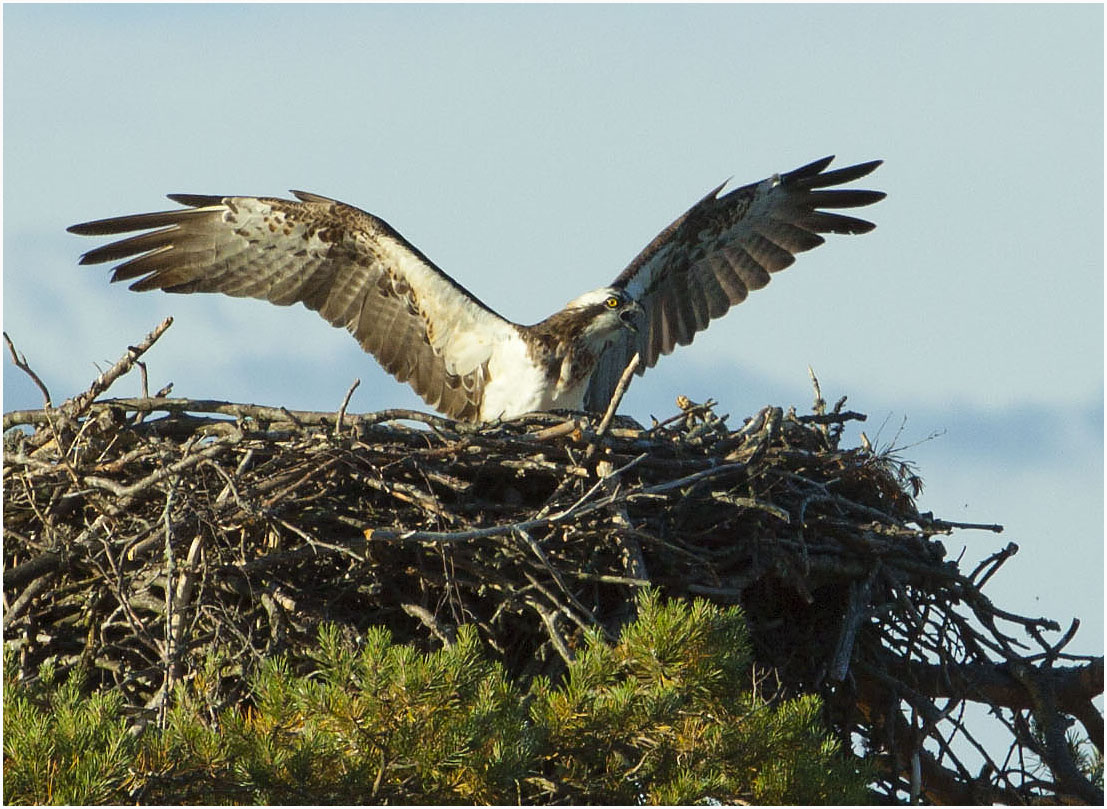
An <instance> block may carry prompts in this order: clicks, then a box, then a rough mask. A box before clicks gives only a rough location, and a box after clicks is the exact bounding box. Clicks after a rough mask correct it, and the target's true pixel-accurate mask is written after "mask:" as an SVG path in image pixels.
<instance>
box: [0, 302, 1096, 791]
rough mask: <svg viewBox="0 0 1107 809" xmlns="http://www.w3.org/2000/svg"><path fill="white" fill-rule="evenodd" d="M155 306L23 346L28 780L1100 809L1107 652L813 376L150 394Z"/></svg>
mask: <svg viewBox="0 0 1107 809" xmlns="http://www.w3.org/2000/svg"><path fill="white" fill-rule="evenodd" d="M168 325H169V321H166V322H165V323H163V324H162V325H161V326H159V327H158V329H156V330H155V331H154V332H153V333H151V334H150V335H149V336H148V337H147V338H146V340H144V341H142V342H140V343H139V344H138V345H137V346H135V347H132V348H130V349H128V351H127V353H126V355H125V356H124V357H123V358H121V359H120V361H119V362H117V363H116V364H115V365H114V366H112V367H111V368H110V369H108V370H107V371H106V372H105V373H104V374H103V375H101V377H99V378H98V379H97V380H95V381H94V382H93V384H92V385H91V386H90V388H89V389H88V390H87V391H85V392H84V393H81V394H80V395H78V396H75V397H73V398H72V399H69V400H67V401H66V402H64V403H62V404H60V405H57V406H54V405H53V404H52V402H51V399H50V396H49V392H48V391H47V390H46V387H45V385H42V383H41V380H40V379H39V378H38V377H37V375H34V373H33V371H31V370H30V368H29V366H28V365H27V363H26V361H25V360H24V359H23V358H22V357H20V356H19V355H18V354H17V353H16V352H15V350H14V347H13V346H12V345H11V344H10V343H9V349H10V351H11V353H12V356H13V360H14V361H15V363H16V365H17V366H18V367H19V368H22V369H23V370H26V371H27V372H28V373H30V374H32V377H33V379H34V380H35V381H36V383H37V384H39V385H40V386H41V387H42V390H43V393H44V398H45V399H46V403H45V406H44V407H42V408H41V409H37V410H29V411H17V412H13V413H6V414H5V415H4V428H5V435H4V474H3V487H4V488H3V495H4V543H3V553H4V598H5V610H4V616H3V619H4V644H5V652H6V657H5V660H6V662H7V663H8V664H9V665H10V668H9V671H10V672H11V675H10V678H9V682H11V683H14V685H13V686H12V687H13V688H15V689H16V690H15V691H13V692H11V694H10V695H9V696H10V698H11V700H13V701H12V702H11V705H12V707H11V709H10V713H9V714H8V715H7V716H6V717H5V728H4V730H5V773H6V774H7V775H9V778H7V779H6V781H5V784H6V789H7V788H8V787H7V785H8V784H9V783H10V784H12V785H13V786H12V787H11V789H12V790H13V792H12V797H11V798H10V799H11V800H15V799H16V798H15V796H16V795H21V796H23V798H22V799H26V800H44V801H50V800H61V799H65V800H68V801H73V802H81V800H82V799H79V798H80V796H84V798H83V800H89V801H95V800H101V799H103V798H102V796H103V795H106V794H111V795H113V796H114V797H115V798H118V799H121V798H122V796H132V795H133V796H134V799H135V800H142V801H149V802H162V801H167V802H173V798H174V796H176V797H178V798H180V799H182V800H183V799H190V800H205V801H206V800H212V801H214V800H228V801H255V800H259V801H260V800H268V801H278V800H281V801H300V802H306V803H319V802H326V801H331V800H335V801H337V800H343V801H348V800H355V799H354V798H353V797H351V796H353V795H354V794H355V793H356V794H358V795H360V796H361V797H360V800H364V801H416V800H418V801H419V802H437V801H443V802H453V801H459V802H483V801H494V800H499V801H506V802H514V801H534V802H551V803H556V802H608V801H611V802H630V803H633V802H636V801H639V800H641V801H664V802H668V801H685V800H687V801H691V800H699V799H704V800H706V799H708V798H710V799H715V800H756V801H765V802H771V801H777V800H782V801H795V802H801V803H806V802H822V801H834V800H847V799H852V797H856V794H855V792H854V788H855V786H856V783H855V782H854V781H853V780H852V778H851V773H855V772H861V771H864V772H866V773H868V777H869V779H870V781H869V785H870V787H871V788H872V790H873V792H874V793H876V794H877V795H879V797H880V798H882V799H886V800H911V801H916V800H923V801H930V802H935V803H981V802H982V803H996V802H1005V803H1036V802H1054V801H1064V802H1083V803H1092V804H1101V803H1102V801H1103V790H1102V775H1101V767H1100V763H1101V761H1102V745H1103V718H1102V714H1101V712H1100V711H1099V709H1098V708H1097V706H1096V705H1095V703H1094V701H1093V700H1094V698H1095V697H1096V696H1097V695H1099V694H1101V693H1102V691H1103V676H1104V674H1103V657H1102V654H1101V653H1100V654H1099V655H1090V654H1082V653H1078V652H1076V651H1074V648H1075V647H1076V646H1077V645H1078V644H1079V642H1083V638H1082V636H1081V640H1080V641H1077V642H1076V643H1074V639H1077V637H1078V632H1077V630H1078V628H1079V621H1078V620H1077V619H1076V618H1075V617H1070V619H1069V621H1068V627H1067V629H1066V628H1064V627H1063V625H1062V624H1060V623H1058V622H1057V621H1055V620H1053V619H1052V618H1050V617H1046V616H1043V617H1033V616H1022V615H1018V614H1016V613H1014V612H1012V611H1011V610H1009V609H1004V608H1003V605H998V604H995V603H993V602H992V600H991V599H990V598H989V597H988V596H987V595H985V593H984V590H985V587H986V585H987V584H988V582H989V581H991V580H992V579H994V578H995V577H996V576H997V575H999V573H1000V572H1001V568H1002V567H1003V566H1004V565H1006V564H1008V563H1009V562H1010V561H1011V560H1012V559H1013V558H1014V557H1015V554H1016V553H1017V551H1018V545H1017V544H1016V543H1015V542H1008V543H1007V544H1006V545H1005V546H1004V547H1002V548H1000V549H999V550H996V551H995V552H992V553H990V554H989V550H991V548H990V547H987V546H986V547H985V548H984V550H983V551H982V552H980V555H981V556H983V557H984V558H982V559H972V558H950V557H949V556H948V555H947V552H946V548H945V546H944V545H943V542H942V539H943V538H944V537H946V536H948V535H950V534H952V533H953V532H955V531H962V530H973V531H981V530H983V531H994V532H998V531H1001V530H1002V528H1001V527H1000V526H998V525H988V524H970V523H956V522H949V521H946V520H942V519H940V518H938V517H935V516H934V515H933V514H931V513H928V512H921V511H920V510H919V509H918V507H917V504H916V498H917V496H918V494H919V492H920V490H921V486H922V481H921V479H920V478H919V476H918V474H917V473H916V471H915V469H914V468H913V467H912V465H911V464H910V463H909V462H908V461H907V460H906V459H904V458H903V457H902V454H901V453H900V452H899V451H897V450H895V449H893V448H883V449H875V448H874V447H873V446H872V445H871V444H870V442H869V441H868V439H867V438H866V437H865V435H864V433H861V434H860V442H859V445H858V446H848V445H847V442H846V441H845V440H844V436H845V435H846V427H847V424H848V423H849V422H856V421H863V420H864V419H865V417H864V415H862V414H860V413H855V412H851V411H848V410H844V409H843V405H844V401H845V400H844V398H843V399H841V400H839V401H838V402H837V403H836V404H835V405H834V406H833V407H828V405H827V403H826V402H825V401H824V400H823V398H822V395H821V393H820V392H819V390H818V384H817V382H816V383H815V394H816V395H815V406H814V409H813V410H814V412H813V413H810V414H805V415H800V414H798V413H797V412H796V411H795V410H794V409H791V408H790V409H788V410H785V409H783V408H779V407H766V408H764V409H762V410H761V411H760V412H758V413H756V414H755V415H753V416H752V417H750V418H748V419H745V420H744V422H743V423H741V424H728V416H726V415H721V414H719V413H718V412H716V409H715V403H713V402H707V403H704V404H696V403H693V402H690V401H688V400H687V399H685V398H683V397H681V398H679V399H678V400H677V404H678V407H679V409H680V412H679V413H677V414H676V415H674V416H672V417H670V418H667V419H665V420H663V421H656V420H655V421H654V423H652V424H651V425H650V426H648V427H647V426H644V425H641V424H638V423H637V422H634V421H633V420H630V419H618V418H612V414H613V413H614V410H615V405H617V403H618V394H617V395H616V398H615V400H613V402H612V406H611V407H610V408H609V411H608V413H606V414H605V415H604V417H603V418H602V419H597V418H595V417H594V416H592V415H589V414H579V413H559V414H536V415H533V416H528V417H524V418H520V419H517V420H512V421H510V422H506V423H500V424H486V425H468V424H458V423H456V422H453V421H450V420H448V419H442V418H438V417H435V416H430V415H427V414H424V413H418V412H412V411H400V410H394V411H386V412H380V413H367V414H351V413H347V412H346V405H347V403H348V402H349V399H350V394H349V393H348V394H347V397H346V401H345V402H343V404H342V406H341V407H340V408H339V410H338V412H337V413H329V412H328V413H318V412H304V411H290V410H288V409H286V408H283V407H266V406H260V405H255V404H239V403H233V402H221V401H211V400H205V401H198V400H192V399H181V398H169V397H168V396H167V394H168V392H169V390H168V387H167V388H164V389H163V390H161V391H159V392H158V393H157V394H155V395H153V396H150V395H148V393H149V392H148V390H147V389H146V379H147V377H146V373H147V369H146V368H145V366H143V365H142V364H141V363H139V362H138V360H139V358H140V357H141V356H142V355H143V353H144V352H146V351H147V350H148V349H149V348H150V347H151V346H152V345H153V344H154V342H155V341H156V340H157V338H158V336H159V335H160V334H162V333H163V332H164V331H165V329H166V328H167V327H168ZM136 367H137V368H138V369H139V370H140V371H141V372H142V396H140V397H138V398H112V399H107V398H103V397H104V394H105V392H106V391H107V389H108V388H109V387H110V386H111V385H112V384H113V383H114V382H115V381H116V380H118V379H119V378H120V377H121V376H123V375H124V374H126V373H127V372H128V371H129V370H131V369H134V368H136ZM352 391H353V389H352V388H351V391H350V393H352ZM412 423H414V424H415V425H416V426H414V427H413V426H411V425H412ZM975 536H976V537H977V538H978V541H976V542H973V543H972V545H971V547H972V548H973V549H975V548H979V547H980V545H981V543H980V541H979V537H980V536H981V535H980V534H979V533H978V534H976V535H975ZM985 536H986V535H985ZM1029 539H1034V538H1029ZM1016 564H1017V562H1016ZM962 565H964V566H962ZM655 590H656V591H657V592H658V593H660V594H661V595H662V596H663V597H664V599H671V601H663V600H659V596H658V595H657V594H655V593H654V591H655ZM643 592H647V593H649V595H646V596H642V595H641V594H642V593H643ZM696 599H706V600H707V601H708V602H710V603H711V604H712V605H714V606H709V605H708V604H707V603H704V602H697V601H696ZM675 605H680V606H675ZM736 606H740V607H741V610H742V613H741V614H742V615H743V616H744V618H745V630H742V631H740V630H739V628H738V625H737V624H738V618H737V616H738V613H737V612H730V611H728V610H729V609H730V608H732V607H736ZM638 613H642V614H643V617H642V619H641V620H638V621H637V622H635V618H636V616H637V615H638ZM751 661H752V669H751V667H750V664H751ZM751 671H756V672H757V674H756V676H754V675H753V674H751ZM71 676H72V677H75V678H76V679H72V680H71V679H70V677H71ZM770 682H771V683H772V687H771V688H768V687H767V686H766V685H765V684H766V683H770ZM78 685H80V686H83V687H84V688H85V689H86V692H87V694H88V698H89V699H90V700H93V701H92V702H89V703H88V704H85V703H84V702H83V700H82V698H80V697H79V696H78V695H77V694H78V690H79V689H78ZM19 689H23V690H22V691H20V690H19ZM7 698H8V697H7V696H6V699H7ZM981 708H983V709H985V710H981ZM816 714H817V715H818V721H819V722H821V723H822V727H825V728H827V729H828V730H829V731H830V732H831V733H832V735H833V739H834V743H833V744H832V743H830V742H829V741H828V740H827V739H826V738H825V737H824V736H823V735H821V733H820V731H819V730H818V729H817V725H816V724H815V717H816ZM12 717H16V718H17V719H18V721H16V720H13V719H12ZM88 717H93V719H95V718H96V717H107V719H104V720H103V721H101V720H99V719H95V721H92V720H89V719H88ZM63 720H64V722H68V723H69V724H64V722H63ZM90 722H91V725H93V726H95V727H96V728H97V730H96V731H95V732H94V733H92V735H89V734H88V733H86V732H85V731H84V730H82V728H83V727H84V725H86V724H89V723H90ZM121 723H125V725H126V727H127V734H128V735H127V738H126V739H124V738H123V737H122V736H120V727H121V726H122V725H121ZM44 728H46V729H44ZM135 743H137V744H138V747H137V748H135V747H133V746H132V745H133V744H135ZM78 747H79V748H80V749H81V750H89V751H96V752H95V755H93V753H92V752H90V753H89V755H83V754H82V755H76V756H75V755H74V754H73V753H72V750H73V749H77V748H78ZM136 750H137V751H138V752H137V753H136ZM67 751H69V752H67ZM836 751H837V752H836ZM793 753H794V754H793ZM839 754H841V755H847V754H848V755H850V756H852V761H853V762H854V763H853V764H851V765H848V766H846V765H842V766H844V767H845V768H844V769H842V767H841V766H839V765H840V759H839V758H837V755H839ZM91 762H99V763H98V764H96V765H95V766H94V767H93V764H92V763H91ZM120 762H127V763H126V764H125V766H124V765H121V764H120ZM88 767H93V769H91V770H90V769H87V768H88ZM121 767H122V768H121ZM124 772H125V773H126V774H127V776H126V777H124V776H122V775H121V773H124ZM196 774H203V775H204V778H205V779H206V781H210V782H211V783H212V784H215V785H216V786H217V788H218V789H217V791H215V792H211V793H210V794H209V793H205V794H203V795H199V794H195V793H194V792H193V791H192V790H193V789H194V787H193V786H192V785H191V784H192V780H190V779H192V778H193V776H194V775H196ZM121 779H122V780H121ZM128 779H129V780H128ZM213 789H216V787H213ZM17 790H18V791H17ZM297 790H299V791H297Z"/></svg>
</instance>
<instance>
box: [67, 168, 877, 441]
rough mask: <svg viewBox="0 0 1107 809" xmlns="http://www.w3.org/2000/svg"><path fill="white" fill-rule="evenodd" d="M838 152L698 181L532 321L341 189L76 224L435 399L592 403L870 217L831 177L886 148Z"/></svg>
mask: <svg viewBox="0 0 1107 809" xmlns="http://www.w3.org/2000/svg"><path fill="white" fill-rule="evenodd" d="M832 160H833V157H826V158H823V159H822V160H817V161H815V162H813V163H810V164H808V165H806V166H802V167H800V168H798V169H795V170H794V171H790V172H787V173H785V174H774V175H773V176H772V177H769V178H768V179H765V180H762V181H761V182H758V183H752V184H750V185H746V186H742V187H741V188H735V189H734V190H732V191H729V192H727V193H725V194H722V195H720V192H721V191H722V189H723V186H725V185H726V183H723V185H720V186H719V187H718V188H716V189H714V190H713V191H711V192H710V193H708V194H707V195H706V196H705V197H704V198H703V199H701V200H700V201H699V202H697V203H696V204H695V205H693V206H692V207H691V208H690V209H689V210H688V211H687V212H686V213H684V214H683V215H682V216H681V217H680V218H679V219H677V220H676V221H675V222H673V223H672V224H671V225H670V226H669V227H667V228H666V229H665V230H664V231H662V232H661V233H660V234H659V235H658V236H657V237H656V238H655V239H654V240H653V241H652V242H650V243H649V244H648V245H647V246H646V248H645V249H644V250H643V251H642V252H641V253H639V254H638V256H637V257H636V258H635V259H634V260H633V261H632V262H631V263H630V265H629V266H628V267H627V268H626V269H625V270H623V272H622V273H620V274H619V275H618V277H616V278H615V280H614V281H612V282H611V284H609V285H608V286H604V287H600V288H599V289H596V290H593V291H591V292H586V293H585V294H583V295H581V296H580V297H578V298H575V299H573V300H571V301H569V303H568V304H566V305H565V307H564V308H563V309H561V310H560V311H558V312H555V313H554V314H552V315H550V316H549V317H548V318H546V319H545V320H543V321H541V322H539V323H535V324H534V325H532V326H524V325H520V324H518V323H513V322H511V321H510V320H507V319H505V318H503V317H501V316H500V315H499V314H497V313H496V312H494V311H492V310H491V309H490V308H489V307H487V306H486V305H484V304H483V303H481V301H480V300H479V299H478V298H477V297H476V296H475V295H473V294H472V293H470V292H469V291H468V290H467V289H465V288H464V287H463V286H461V284H459V283H458V282H457V281H455V280H454V279H453V278H451V277H450V276H449V275H447V274H446V273H444V272H443V271H442V270H440V269H439V268H438V267H436V266H435V265H434V263H433V262H431V260H430V259H428V258H427V257H426V256H424V255H423V254H422V253H421V252H420V251H419V250H418V249H417V248H415V247H414V246H413V245H411V244H409V243H408V242H407V241H406V240H405V239H404V238H403V237H402V236H401V235H400V234H399V233H397V232H396V231H395V230H394V229H393V228H392V227H391V226H390V225H388V224H387V223H386V222H385V221H384V220H382V219H380V218H378V217H376V216H374V215H372V214H369V213H366V212H365V211H362V210H359V209H357V208H354V207H353V206H351V205H347V204H345V203H342V202H338V201H337V200H333V199H329V198H327V197H321V196H319V195H317V194H310V193H306V192H303V191H293V192H292V193H293V194H294V195H295V197H296V200H295V201H294V200H287V199H279V198H274V197H240V196H207V195H198V194H170V195H169V198H170V199H171V200H173V201H175V202H178V203H180V204H182V205H184V206H185V207H184V208H179V209H177V210H173V211H163V212H158V213H144V214H136V215H133V216H120V217H115V218H111V219H101V220H98V221H95V222H86V223H84V224H80V225H73V226H72V227H70V228H69V231H70V232H71V233H77V234H81V235H86V236H106V235H117V234H127V233H132V232H134V231H148V232H144V233H139V234H138V235H131V236H129V237H127V238H124V239H121V240H120V241H116V242H113V243H110V244H107V245H104V246H103V247H98V248H96V249H94V250H91V251H89V252H88V253H85V254H84V255H83V256H82V257H81V264H99V263H102V262H111V261H118V260H124V259H125V261H123V263H121V264H119V265H118V266H116V267H115V268H114V272H113V274H112V281H123V280H129V279H138V280H137V281H135V282H134V283H133V284H131V287H130V288H131V289H133V290H139V291H145V290H151V289H162V290H165V291H166V292H222V293H224V294H225V295H234V296H240V297H251V298H261V299H264V300H268V301H270V302H272V303H275V304H278V305H280V306H287V305H289V304H293V303H297V302H299V303H303V304H304V305H305V306H307V307H308V308H309V309H313V310H315V311H317V312H319V314H320V315H322V316H323V317H324V318H325V319H326V320H327V321H329V322H330V323H331V324H333V325H335V326H339V327H342V328H345V329H347V330H349V332H350V333H351V334H353V336H354V337H355V338H356V339H357V341H358V343H360V344H361V347H362V348H363V349H365V350H366V351H367V352H369V353H370V354H372V355H373V356H374V357H376V358H377V360H378V361H379V362H380V363H381V365H383V366H384V367H385V369H386V370H387V371H388V372H389V373H390V374H392V375H393V376H395V377H396V379H398V380H400V381H401V382H407V383H408V384H410V385H411V387H412V388H414V390H415V392H416V393H418V394H419V395H420V396H421V397H422V398H423V400H424V401H425V402H426V403H427V404H428V405H430V406H431V407H433V408H436V409H438V410H439V411H441V412H442V413H445V414H446V415H447V416H450V417H451V418H454V419H459V420H465V421H493V420H496V419H506V418H511V417H514V416H518V415H521V414H524V413H529V412H533V411H541V410H552V409H569V410H590V411H602V410H604V409H605V408H606V406H607V404H608V401H609V399H610V398H611V396H612V394H613V393H614V389H615V386H616V384H617V383H618V380H619V377H620V376H621V374H622V372H623V370H624V369H625V367H626V366H627V364H628V362H629V361H630V360H631V359H632V358H633V356H634V355H635V353H638V354H639V355H640V364H639V366H638V369H637V372H638V373H639V374H641V373H643V372H644V371H645V370H646V369H647V368H650V367H652V366H653V365H655V364H656V363H657V360H658V358H659V357H660V356H661V355H662V354H669V353H670V352H672V350H673V348H674V347H675V346H676V345H678V344H679V345H688V344H689V343H691V342H692V338H693V337H694V336H695V335H696V333H697V332H699V331H702V330H703V329H705V328H706V327H707V324H708V323H709V322H710V321H711V320H713V319H714V318H717V317H721V316H722V315H723V314H725V313H726V312H727V310H729V309H730V307H732V306H734V305H735V304H737V303H741V302H742V301H744V300H745V299H746V296H747V295H748V293H749V291H750V290H753V289H760V288H761V287H763V286H765V285H766V284H767V283H769V275H770V273H773V272H776V271H777V270H782V269H784V268H785V267H787V266H788V265H790V264H791V263H792V262H793V261H794V260H795V254H796V253H800V252H802V251H804V250H810V249H811V248H813V247H818V246H819V245H820V244H822V243H823V241H824V239H823V237H822V236H821V235H819V234H822V233H849V234H856V233H866V232H868V231H870V230H872V229H873V227H874V225H873V223H871V222H867V221H865V220H863V219H857V218H854V217H852V216H846V215H844V214H840V213H834V212H832V211H831V210H828V209H842V208H855V207H859V206H864V205H870V204H872V203H874V202H877V201H879V200H881V199H883V198H884V194H883V193H882V192H879V191H864V190H857V189H844V188H835V187H834V186H839V185H842V184H844V183H849V182H851V181H853V180H856V179H858V178H861V177H864V176H866V175H867V174H869V173H870V172H872V171H873V170H874V169H875V168H876V167H877V166H879V165H880V163H881V161H879V160H874V161H871V162H868V163H860V164H858V165H855V166H849V167H847V168H840V169H836V170H832V171H828V170H826V169H827V167H828V166H829V165H830V163H831V161H832Z"/></svg>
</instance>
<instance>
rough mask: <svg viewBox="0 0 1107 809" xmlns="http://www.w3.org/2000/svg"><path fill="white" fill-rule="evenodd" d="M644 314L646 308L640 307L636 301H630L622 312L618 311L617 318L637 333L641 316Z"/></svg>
mask: <svg viewBox="0 0 1107 809" xmlns="http://www.w3.org/2000/svg"><path fill="white" fill-rule="evenodd" d="M645 314H646V310H645V309H643V308H642V305H641V304H640V303H638V301H631V302H630V305H629V306H627V308H626V309H624V310H623V311H622V312H620V313H619V319H620V320H621V321H623V324H624V325H625V326H626V327H627V328H628V329H630V331H631V332H633V333H634V334H637V333H638V326H639V324H640V323H641V319H642V316H643V315H645Z"/></svg>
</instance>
